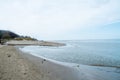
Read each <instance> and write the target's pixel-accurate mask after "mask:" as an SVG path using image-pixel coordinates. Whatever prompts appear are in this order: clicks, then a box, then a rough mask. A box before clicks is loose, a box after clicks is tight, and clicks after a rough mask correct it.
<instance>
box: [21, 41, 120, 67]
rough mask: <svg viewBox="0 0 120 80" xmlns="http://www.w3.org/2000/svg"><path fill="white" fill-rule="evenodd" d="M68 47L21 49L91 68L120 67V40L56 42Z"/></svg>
mask: <svg viewBox="0 0 120 80" xmlns="http://www.w3.org/2000/svg"><path fill="white" fill-rule="evenodd" d="M55 42H61V43H65V44H66V46H61V47H50V46H26V47H24V48H21V50H23V51H25V52H29V53H31V54H32V55H35V56H42V57H45V58H48V59H52V60H56V61H61V62H67V63H77V64H83V65H90V66H105V67H117V68H119V67H120V40H112V39H108V40H64V41H55Z"/></svg>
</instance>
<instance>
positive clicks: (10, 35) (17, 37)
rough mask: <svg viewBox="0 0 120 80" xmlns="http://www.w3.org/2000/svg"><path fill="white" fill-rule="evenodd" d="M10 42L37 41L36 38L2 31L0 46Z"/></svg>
mask: <svg viewBox="0 0 120 80" xmlns="http://www.w3.org/2000/svg"><path fill="white" fill-rule="evenodd" d="M9 40H34V41H35V40H37V39H35V38H31V37H30V36H20V35H18V34H16V33H13V32H11V31H6V30H0V44H3V43H5V42H7V41H9Z"/></svg>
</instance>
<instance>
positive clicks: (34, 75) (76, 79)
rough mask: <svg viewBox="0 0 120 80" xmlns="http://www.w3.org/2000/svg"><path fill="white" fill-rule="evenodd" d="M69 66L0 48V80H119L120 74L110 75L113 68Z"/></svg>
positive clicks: (13, 49)
mask: <svg viewBox="0 0 120 80" xmlns="http://www.w3.org/2000/svg"><path fill="white" fill-rule="evenodd" d="M69 65H70V66H71V67H70V66H69ZM69 65H68V64H64V63H62V62H60V63H59V62H57V61H51V60H49V59H46V58H42V57H37V56H34V55H32V54H30V53H26V52H23V51H21V50H19V49H18V48H16V47H13V46H1V47H0V80H5V79H6V80H119V79H120V75H119V74H120V73H118V74H116V73H112V71H114V69H115V68H109V67H108V68H102V67H97V66H96V67H93V66H86V65H79V66H77V65H72V64H69ZM104 70H107V71H104Z"/></svg>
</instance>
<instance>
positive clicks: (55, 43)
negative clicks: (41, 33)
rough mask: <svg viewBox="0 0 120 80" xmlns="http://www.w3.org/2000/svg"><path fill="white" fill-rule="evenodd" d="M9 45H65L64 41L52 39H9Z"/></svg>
mask: <svg viewBox="0 0 120 80" xmlns="http://www.w3.org/2000/svg"><path fill="white" fill-rule="evenodd" d="M6 44H7V45H12V46H16V45H38V46H65V44H64V43H57V42H50V41H28V40H21V41H15V40H12V41H8V42H7V43H6Z"/></svg>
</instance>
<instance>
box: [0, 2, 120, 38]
mask: <svg viewBox="0 0 120 80" xmlns="http://www.w3.org/2000/svg"><path fill="white" fill-rule="evenodd" d="M0 29H4V30H11V31H14V32H16V33H18V34H21V35H29V36H32V37H34V38H37V39H43V40H56V39H57V40H64V39H67V40H68V39H109V38H110V39H112V38H115V39H116V38H119V39H120V0H0Z"/></svg>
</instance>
